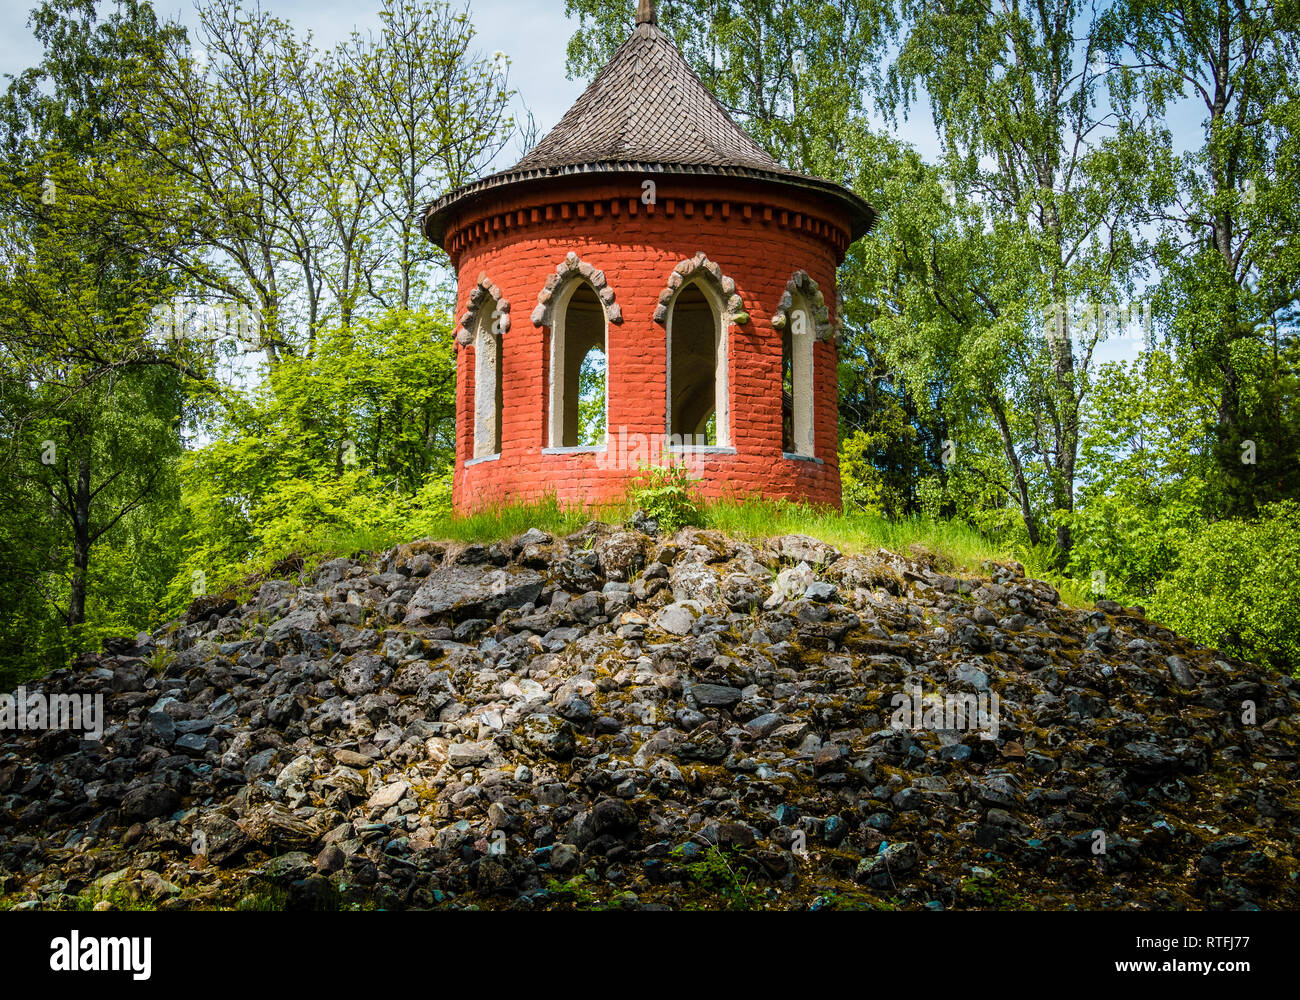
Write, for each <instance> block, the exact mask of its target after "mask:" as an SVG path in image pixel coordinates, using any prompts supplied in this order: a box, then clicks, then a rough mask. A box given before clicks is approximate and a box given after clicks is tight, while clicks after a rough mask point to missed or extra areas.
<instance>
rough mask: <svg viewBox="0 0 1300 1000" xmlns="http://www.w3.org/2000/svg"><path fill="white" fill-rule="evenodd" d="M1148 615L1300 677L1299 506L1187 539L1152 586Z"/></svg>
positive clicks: (1222, 524)
mask: <svg viewBox="0 0 1300 1000" xmlns="http://www.w3.org/2000/svg"><path fill="white" fill-rule="evenodd" d="M1150 612H1151V616H1152V617H1153V618H1156V619H1158V620H1159V621H1162V622H1164V623H1165V624H1166V625H1168V626H1169V627H1170V628H1173V629H1176V630H1177V631H1179V632H1182V633H1183V634H1184V635H1187V636H1189V637H1190V638H1193V639H1196V640H1197V641H1199V642H1203V643H1206V644H1207V645H1212V646H1216V647H1217V648H1219V649H1222V650H1224V651H1225V652H1228V653H1231V654H1233V655H1235V656H1240V657H1242V658H1244V659H1250V660H1255V661H1256V662H1259V663H1264V664H1269V665H1271V666H1274V667H1276V668H1278V669H1279V670H1286V671H1288V672H1297V671H1300V503H1297V502H1296V501H1294V500H1288V501H1286V502H1284V503H1278V504H1272V505H1270V506H1268V507H1265V508H1264V510H1263V512H1262V515H1261V516H1260V517H1259V518H1258V519H1256V520H1252V521H1219V522H1216V523H1214V524H1210V525H1207V526H1206V527H1205V528H1204V529H1203V530H1202V531H1200V532H1198V533H1197V534H1195V535H1193V536H1192V537H1191V538H1190V539H1189V540H1188V541H1187V542H1186V543H1184V544H1183V545H1182V546H1181V547H1180V550H1179V552H1178V565H1177V566H1176V567H1175V568H1174V569H1173V571H1172V572H1171V573H1170V574H1169V575H1168V576H1166V577H1165V578H1164V579H1163V580H1161V581H1160V582H1159V583H1158V584H1157V585H1156V588H1155V593H1154V595H1153V597H1152V600H1151V607H1150Z"/></svg>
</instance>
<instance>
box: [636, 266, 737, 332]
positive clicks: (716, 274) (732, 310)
mask: <svg viewBox="0 0 1300 1000" xmlns="http://www.w3.org/2000/svg"><path fill="white" fill-rule="evenodd" d="M697 276H702V277H703V278H704V279H705V280H706V281H708V282H710V283H711V284H712V285H713V286H714V287H715V288H717V289H719V290H720V291H721V292H722V294H723V296H724V298H725V299H726V303H727V305H726V310H725V312H724V313H723V317H722V319H723V321H724V323H726V324H727V325H728V326H729V325H731V324H732V323H737V324H740V325H744V324H745V323H748V322H749V314H748V313H747V312H745V300H744V299H742V298H741V297H740V295H739V294H738V293H737V292H736V283H735V282H734V281H732V280H731V278H729V277H727V276H726V275H725V274H723V273H722V268H721V267H719V266H718V265H717V264H715V263H714V262H713V261H711V260H709V258H708V257H706V256H705V255H704V254H703V253H697V254H696V255H695V256H694V257H692V258H691V259H690V260H684V261H682V262H681V263H680V264H678V265H677V266H676V267H675V268H673V273H672V274H671V275H669V277H668V286H667V287H666V288H665V289H664V290H663V291H662V292H660V293H659V305H658V306H657V307H656V308H655V322H656V323H659V324H666V323H667V322H668V307H669V305H671V304H672V301H673V296H675V295H676V294H677V293H678V291H680V290H681V289H682V288H683V287H684V286H685V285H686V284H687V283H688V282H690V281H691V280H692V279H693V278H695V277H697Z"/></svg>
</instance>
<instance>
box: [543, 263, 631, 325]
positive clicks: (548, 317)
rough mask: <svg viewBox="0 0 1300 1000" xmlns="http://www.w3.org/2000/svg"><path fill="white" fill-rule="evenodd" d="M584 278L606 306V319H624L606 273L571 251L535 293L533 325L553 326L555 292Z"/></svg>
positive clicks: (614, 320)
mask: <svg viewBox="0 0 1300 1000" xmlns="http://www.w3.org/2000/svg"><path fill="white" fill-rule="evenodd" d="M575 278H578V279H585V280H586V281H589V282H590V283H591V287H592V288H594V289H595V290H596V295H597V297H599V299H600V304H601V305H602V306H604V308H605V319H607V320H608V321H609V322H611V323H622V322H623V307H622V306H620V305H619V304H618V303H617V302H616V301H615V296H614V289H612V288H610V287H609V282H608V280H607V279H606V277H605V272H604V271H600V270H597V269H596V268H595V267H593V266H592V265H591V264H588V263H587V262H586V261H585V260H583V259H582V258H581V257H579V256H578V255H577V254H576V253H574V252H573V251H572V250H570V251H569V253H568V254H567V255H566V256H565V258H564V260H563V261H562V262H561V263H560V264H559V265H557V266H556V268H555V273H554V274H552V275H551V276H550V277H549V278H547V279H546V284H545V285H544V286H543V287H542V290H541V291H540V292H538V293H537V308H536V309H534V310H533V326H554V325H555V322H554V320H555V302H556V293H557V292H558V291H559V290H560V288H561V287H563V286H564V285H566V284H567V283H568V282H570V281H572V280H574V279H575Z"/></svg>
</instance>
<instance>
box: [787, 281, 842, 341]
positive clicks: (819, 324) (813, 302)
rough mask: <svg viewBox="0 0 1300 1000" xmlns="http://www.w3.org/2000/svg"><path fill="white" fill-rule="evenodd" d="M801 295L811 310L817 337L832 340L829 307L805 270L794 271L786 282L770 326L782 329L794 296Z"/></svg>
mask: <svg viewBox="0 0 1300 1000" xmlns="http://www.w3.org/2000/svg"><path fill="white" fill-rule="evenodd" d="M796 295H802V296H803V297H804V299H805V300H806V301H807V303H808V307H809V308H810V309H811V310H812V317H811V318H812V322H813V326H814V327H815V328H816V331H817V339H818V340H825V341H828V342H833V341H834V339H835V327H834V325H833V324H832V323H831V314H830V309H828V308H827V306H826V296H824V295H823V294H822V292H821V289H820V288H818V287H817V282H815V281H813V279H812V277H811V276H810V275H809V274H808V272H807V271H795V273H794V277H793V278H791V279H790V280H789V282H787V283H786V286H785V294H784V295H782V296H781V301H780V303H779V304H778V305H777V307H776V313H775V314H774V315H773V316H772V326H773V327H775V328H776V329H778V330H784V329H785V328H786V325H787V324H788V323H789V322H790V310H791V309H793V308H794V297H795V296H796Z"/></svg>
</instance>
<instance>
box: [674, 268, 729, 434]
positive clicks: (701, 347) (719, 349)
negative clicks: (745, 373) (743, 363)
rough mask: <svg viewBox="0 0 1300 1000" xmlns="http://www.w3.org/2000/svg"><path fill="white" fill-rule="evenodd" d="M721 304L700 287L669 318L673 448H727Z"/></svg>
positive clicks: (684, 294) (687, 289) (681, 298)
mask: <svg viewBox="0 0 1300 1000" xmlns="http://www.w3.org/2000/svg"><path fill="white" fill-rule="evenodd" d="M721 316H722V308H721V304H720V303H718V302H715V301H714V296H713V295H712V294H711V290H710V289H709V288H708V286H707V285H705V284H704V283H703V282H700V281H692V282H690V283H689V284H687V285H685V286H683V287H682V289H681V290H680V291H679V292H678V293H677V294H676V295H675V296H674V297H673V300H672V308H671V310H670V312H669V314H668V434H669V436H670V441H671V442H672V444H673V445H679V446H687V447H690V446H694V447H728V446H729V445H730V444H731V424H730V420H729V419H728V413H727V403H728V397H727V342H726V336H725V333H724V327H723V324H722V319H721Z"/></svg>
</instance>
